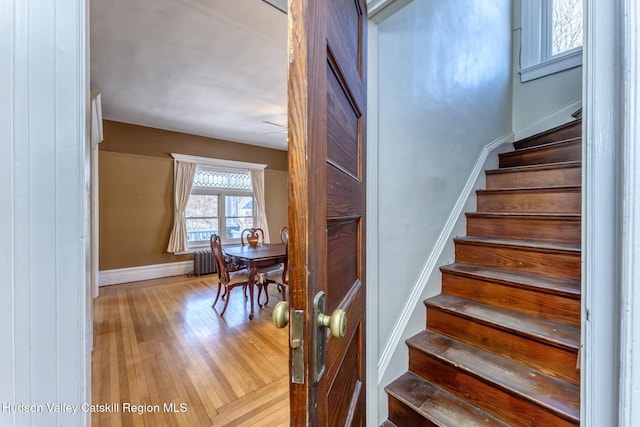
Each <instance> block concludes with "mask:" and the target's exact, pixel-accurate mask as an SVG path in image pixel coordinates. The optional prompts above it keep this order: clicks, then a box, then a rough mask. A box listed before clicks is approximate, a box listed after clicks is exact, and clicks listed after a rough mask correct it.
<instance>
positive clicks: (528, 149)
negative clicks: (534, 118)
mask: <svg viewBox="0 0 640 427" xmlns="http://www.w3.org/2000/svg"><path fill="white" fill-rule="evenodd" d="M580 142H582V137H580V136H578V137H575V138H566V139H561V140H557V141H552V142H545V143H544V144H540V145H534V146H532V147H522V148H518V149H516V150H514V151H507V152H506V153H500V154H499V156H501V157H510V156H514V155H519V154H524V153H534V152H536V151H542V150H547V149H549V148H554V147H559V146H561V145H564V144H579V143H580Z"/></svg>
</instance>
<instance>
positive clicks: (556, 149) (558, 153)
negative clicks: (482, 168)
mask: <svg viewBox="0 0 640 427" xmlns="http://www.w3.org/2000/svg"><path fill="white" fill-rule="evenodd" d="M499 157H500V160H499V161H498V165H499V166H500V167H501V168H510V167H514V166H529V165H541V164H547V163H557V162H572V161H577V160H581V158H582V147H581V144H580V142H579V141H576V142H567V143H564V144H558V145H553V146H550V147H540V148H537V149H533V150H526V151H512V152H509V153H503V154H500V155H499Z"/></svg>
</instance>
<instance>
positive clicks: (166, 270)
mask: <svg viewBox="0 0 640 427" xmlns="http://www.w3.org/2000/svg"><path fill="white" fill-rule="evenodd" d="M192 271H193V261H181V262H170V263H166V264H154V265H143V266H140V267H129V268H116V269H113V270H102V271H100V277H99V285H100V286H109V285H117V284H118V283H127V282H138V281H140V280H150V279H159V278H161V277H171V276H179V275H182V274H189V273H191V272H192Z"/></svg>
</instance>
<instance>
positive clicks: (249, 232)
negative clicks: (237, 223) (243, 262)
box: [240, 228, 264, 246]
mask: <svg viewBox="0 0 640 427" xmlns="http://www.w3.org/2000/svg"><path fill="white" fill-rule="evenodd" d="M240 243H241V244H242V246H247V245H249V246H256V245H257V244H259V243H264V231H263V230H262V228H245V229H244V230H242V233H240Z"/></svg>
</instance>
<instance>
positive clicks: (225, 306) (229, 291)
mask: <svg viewBox="0 0 640 427" xmlns="http://www.w3.org/2000/svg"><path fill="white" fill-rule="evenodd" d="M225 294H228V295H227V298H226V299H225V300H224V307H223V308H222V312H221V313H220V317H222V316H224V312H225V311H227V306H228V305H229V299H230V298H229V297H230V296H231V290H230V289H227V287H226V286H225Z"/></svg>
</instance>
